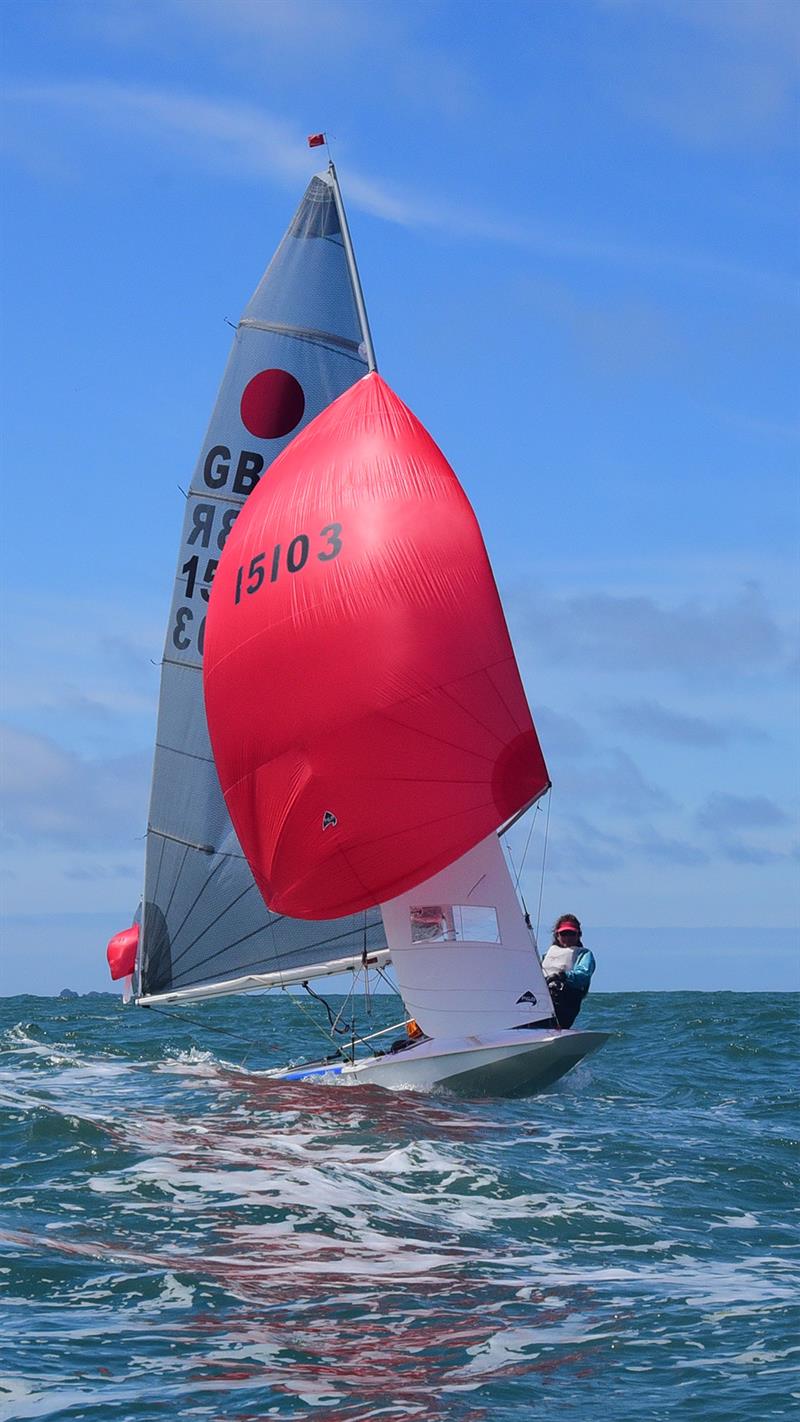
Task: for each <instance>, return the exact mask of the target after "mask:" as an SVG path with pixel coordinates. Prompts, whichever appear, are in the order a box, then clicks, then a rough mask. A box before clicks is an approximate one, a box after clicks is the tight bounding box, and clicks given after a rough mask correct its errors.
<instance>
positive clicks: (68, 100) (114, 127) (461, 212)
mask: <svg viewBox="0 0 800 1422" xmlns="http://www.w3.org/2000/svg"><path fill="white" fill-rule="evenodd" d="M4 97H5V99H6V101H7V102H8V103H10V104H12V105H14V106H15V109H16V114H15V125H16V126H17V127H19V126H20V125H21V124H22V122H23V120H22V117H21V111H22V110H25V109H27V111H28V116H29V122H30V123H31V124H32V125H33V127H34V128H35V127H36V126H37V125H41V124H42V123H44V124H45V128H46V143H47V145H48V146H49V145H51V144H58V145H60V146H61V147H63V146H64V145H65V144H68V143H69V142H70V141H74V140H75V134H74V132H73V133H70V130H69V126H68V125H65V122H64V120H65V118H66V116H67V115H69V114H73V115H74V116H75V119H76V121H77V123H78V124H80V122H81V121H83V122H84V123H85V121H86V120H87V119H88V120H89V121H90V124H89V129H88V134H87V135H84V139H83V140H82V141H84V142H85V147H84V149H83V154H84V156H85V154H86V153H88V152H91V151H92V149H93V148H94V147H95V146H97V145H102V144H104V143H106V142H107V141H108V138H109V135H111V134H114V135H119V134H120V133H122V135H123V136H124V137H125V138H128V139H131V138H138V139H140V140H141V139H143V140H145V141H146V142H147V143H148V144H156V145H158V150H159V153H160V154H161V155H162V156H163V155H164V154H165V153H166V152H168V151H170V150H171V151H172V153H173V155H174V156H175V158H176V160H177V161H178V162H180V163H188V164H191V165H192V166H194V167H196V168H197V169H199V170H201V171H203V172H210V173H213V174H218V175H221V176H222V177H224V178H225V179H227V180H230V179H231V178H235V179H239V180H243V181H259V182H263V181H264V180H265V179H268V178H273V179H277V180H278V181H279V182H281V183H282V184H284V185H289V184H291V185H292V186H293V187H295V188H296V187H297V186H298V185H299V184H301V183H303V182H304V181H306V180H307V179H308V177H309V175H310V166H309V155H308V152H307V150H306V149H305V147H304V146H303V144H302V142H301V141H299V139H298V132H297V125H296V124H295V123H290V122H288V121H287V120H285V119H279V118H276V117H275V116H274V115H272V114H270V113H268V112H267V111H266V110H265V109H263V108H261V107H259V106H257V105H254V104H247V103H240V102H238V101H234V100H224V101H222V100H218V99H206V98H203V97H200V96H198V95H194V94H191V93H188V92H181V91H178V90H171V89H157V88H153V87H152V86H146V85H139V84H119V83H113V82H111V81H106V80H86V81H69V82H57V83H54V82H50V81H44V80H42V81H38V82H28V83H24V84H13V85H8V86H6V88H5V90H4ZM53 112H54V113H55V114H57V115H58V122H57V123H54V122H53V121H52V120H49V119H47V117H46V116H47V115H48V114H49V113H53ZM32 151H33V148H32V144H31V142H29V141H28V140H27V139H26V138H25V135H24V133H22V134H21V136H20V141H19V153H20V154H24V153H26V152H32ZM69 161H70V162H71V163H72V164H73V165H74V162H75V160H74V158H72V159H70V160H69ZM346 188H347V192H346V196H347V199H348V201H349V203H350V204H351V205H352V206H353V207H356V208H360V209H361V210H362V211H364V212H367V213H370V214H371V215H372V216H375V217H379V218H382V219H383V220H385V221H388V222H394V223H397V224H399V225H402V226H407V227H415V228H420V229H428V230H430V231H439V232H446V233H449V234H452V235H455V236H458V237H459V238H462V239H476V240H479V241H487V242H498V243H501V244H508V245H514V246H520V247H523V248H525V249H527V250H530V251H533V252H539V253H541V254H543V255H550V256H557V257H559V258H561V259H566V260H570V259H572V260H576V261H579V262H583V261H590V262H598V263H601V264H609V265H612V266H615V267H622V268H624V269H626V270H627V269H629V268H632V267H634V268H640V269H643V270H647V271H655V270H658V271H663V270H664V269H665V268H667V269H670V270H672V271H674V272H675V273H677V274H678V275H681V274H687V275H690V276H698V275H699V276H705V277H708V278H713V279H717V280H719V279H721V280H724V281H733V282H736V283H739V282H742V281H745V282H748V283H755V284H756V285H758V286H759V287H761V288H763V289H769V290H771V291H772V292H773V293H774V294H776V295H778V296H780V297H781V298H785V299H788V298H793V297H794V294H795V287H794V283H793V282H792V281H791V280H790V279H789V278H788V277H784V276H782V275H781V274H779V273H778V274H776V273H774V272H765V271H761V270H759V269H757V268H753V267H749V266H746V265H743V264H740V263H737V262H732V261H730V260H729V259H727V258H726V257H720V256H718V255H716V254H714V253H702V252H695V251H690V250H681V249H677V248H676V249H664V248H658V247H649V246H636V245H633V244H630V243H625V242H620V241H619V240H618V239H616V238H614V237H610V238H609V237H607V236H603V235H597V234H591V233H590V234H588V235H587V234H586V233H585V232H580V233H578V232H575V231H573V230H570V229H568V228H561V227H559V226H557V225H556V224H553V223H548V222H542V221H539V220H537V219H535V218H530V217H526V218H524V219H523V220H522V221H520V220H519V219H517V218H514V219H512V218H510V217H508V216H507V215H505V214H503V213H492V212H491V211H490V210H488V209H486V208H472V209H471V208H469V207H468V206H467V205H466V204H464V203H463V202H462V201H453V200H448V198H447V196H446V195H445V194H444V193H442V192H439V193H437V194H436V195H435V196H434V195H431V196H428V195H425V194H422V193H417V192H413V191H411V190H409V189H408V188H404V187H402V186H401V185H399V184H391V183H387V182H385V181H380V180H377V179H375V178H373V177H371V176H369V175H368V174H366V173H363V172H360V171H359V169H358V167H357V165H355V164H348V168H347V182H346ZM631 315H633V318H634V321H635V325H636V328H637V331H638V335H637V336H636V340H637V341H638V343H639V345H640V346H641V345H642V344H643V343H644V342H646V341H649V340H650V337H648V336H647V332H646V326H647V313H646V311H645V310H644V309H641V310H637V311H635V312H633V313H631V312H629V313H628V316H631ZM612 319H614V320H615V325H616V329H617V330H619V323H618V321H616V319H615V318H613V317H612V315H611V314H610V313H608V312H605V313H604V312H602V311H600V312H596V313H595V320H596V321H597V320H600V322H601V323H602V322H604V321H609V320H612ZM601 336H602V332H599V333H598V339H600V338H601ZM658 339H659V341H660V342H662V343H663V339H664V335H663V333H662V335H661V336H660V337H659V338H658Z"/></svg>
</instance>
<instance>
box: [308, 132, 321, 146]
mask: <svg viewBox="0 0 800 1422" xmlns="http://www.w3.org/2000/svg"><path fill="white" fill-rule="evenodd" d="M324 142H325V134H324V133H310V134H309V135H308V146H309V148H321V147H322V145H323V143H324Z"/></svg>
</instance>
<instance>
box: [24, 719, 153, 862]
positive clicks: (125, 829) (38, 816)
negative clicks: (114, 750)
mask: <svg viewBox="0 0 800 1422" xmlns="http://www.w3.org/2000/svg"><path fill="white" fill-rule="evenodd" d="M151 760H152V757H151V756H150V755H149V754H148V753H146V752H139V753H136V754H128V755H120V756H114V757H109V758H106V759H102V760H89V759H86V758H84V757H82V756H78V755H75V754H74V753H73V752H71V751H68V750H64V749H63V748H62V747H61V746H59V745H57V744H56V742H55V741H53V740H51V739H50V738H48V737H46V736H41V735H35V734H33V733H31V732H29V731H23V730H19V729H18V728H17V727H15V726H8V725H6V726H3V727H2V728H0V795H1V796H2V812H3V825H4V833H5V836H6V842H7V844H8V845H9V846H10V847H11V848H14V847H15V846H17V845H20V844H22V845H24V844H25V843H31V844H38V843H39V842H40V841H42V840H46V841H49V842H51V843H55V844H62V845H67V846H69V847H70V848H72V849H75V850H78V851H81V850H83V849H85V848H86V847H87V846H94V847H100V848H105V849H107V848H109V847H112V846H113V847H119V846H125V847H127V846H130V844H131V842H132V840H133V839H134V838H135V837H136V836H137V835H139V834H141V833H142V831H143V829H144V825H145V822H146V821H145V817H146V806H147V794H148V791H149V787H150V768H151Z"/></svg>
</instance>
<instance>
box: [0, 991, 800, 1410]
mask: <svg viewBox="0 0 800 1422" xmlns="http://www.w3.org/2000/svg"><path fill="white" fill-rule="evenodd" d="M341 1006H342V1001H341V999H338V1000H334V1008H335V1009H336V1010H338V1009H339V1008H340V1007H341ZM370 1007H371V1014H372V1017H371V1021H372V1023H373V1025H374V1027H378V1026H381V1025H388V1024H390V1023H391V1022H394V1021H397V1020H398V1019H399V1018H401V1017H402V1010H401V1006H400V1003H399V1001H397V1000H396V999H394V998H393V997H391V996H388V995H387V996H384V997H376V998H373V999H372V1002H371V1004H370ZM797 1022H798V996H797V995H794V994H783V995H777V994H776V995H772V994H759V993H752V994H741V995H739V994H734V993H697V994H694V993H642V994H636V993H627V994H626V993H616V994H606V995H603V994H602V993H598V994H593V995H590V997H589V998H588V1000H587V1002H586V1004H585V1006H584V1009H583V1013H582V1015H581V1019H580V1025H583V1026H586V1027H592V1028H598V1029H601V1030H604V1031H608V1032H610V1033H611V1034H612V1036H611V1039H610V1041H609V1042H608V1043H607V1045H606V1046H605V1047H604V1048H603V1049H602V1050H601V1051H600V1052H598V1053H597V1054H596V1055H595V1056H593V1057H591V1058H590V1059H588V1060H587V1061H586V1062H584V1063H583V1064H581V1065H580V1066H579V1067H578V1068H577V1069H576V1070H574V1071H573V1072H572V1073H570V1074H569V1075H568V1076H567V1077H565V1078H564V1079H563V1080H562V1081H561V1082H560V1083H558V1084H557V1085H556V1086H555V1087H553V1088H551V1089H550V1090H549V1091H547V1092H546V1093H544V1094H542V1095H539V1096H535V1097H531V1098H528V1099H524V1100H487V1099H477V1100H470V1099H460V1098H456V1097H453V1096H449V1095H448V1094H447V1093H446V1092H442V1093H441V1094H438V1095H429V1094H421V1093H416V1094H415V1093H411V1092H389V1091H386V1090H383V1089H382V1088H379V1087H374V1086H373V1087H369V1086H360V1087H347V1086H336V1085H321V1084H319V1083H305V1082H298V1081H294V1082H284V1083H280V1082H276V1081H273V1080H270V1079H269V1077H267V1076H265V1075H264V1070H265V1068H268V1067H269V1066H272V1065H278V1064H284V1063H285V1062H287V1061H289V1060H294V1061H296V1060H300V1059H301V1058H303V1057H304V1056H315V1055H318V1054H319V1053H320V1052H323V1053H324V1052H325V1051H326V1050H329V1048H328V1045H327V1038H326V1031H325V1027H326V1023H327V1017H326V1013H325V1009H324V1006H323V1005H322V1004H321V1003H317V1002H314V1001H312V1000H310V999H306V998H304V997H300V998H297V997H290V996H289V995H288V994H283V995H277V996H258V997H251V998H228V999H224V1000H221V1001H217V1002H214V1003H210V1004H206V1005H203V1006H198V1005H195V1006H194V1008H193V1010H191V1011H189V1010H188V1009H187V1010H186V1012H184V1011H183V1010H182V1009H177V1008H176V1009H168V1010H166V1009H165V1010H162V1011H159V1012H158V1013H156V1012H154V1011H149V1010H146V1009H137V1008H134V1007H127V1008H125V1007H123V1006H122V1004H121V1001H120V999H119V998H116V997H112V996H110V995H109V996H106V995H97V996H85V997H80V998H76V999H71V1000H66V999H59V998H45V997H33V996H31V997H16V998H6V999H3V1000H2V1001H0V1040H1V1041H2V1048H3V1054H2V1082H1V1085H2V1132H3V1135H2V1139H3V1148H2V1156H1V1158H0V1166H1V1167H2V1170H1V1171H0V1183H1V1184H2V1196H1V1198H0V1222H1V1224H2V1229H1V1230H0V1240H1V1241H2V1249H1V1250H0V1281H1V1283H2V1320H1V1321H2V1341H1V1342H0V1354H1V1355H2V1357H1V1361H0V1372H1V1373H2V1382H0V1399H2V1400H0V1416H2V1417H3V1418H8V1419H12V1418H13V1419H23V1418H59V1419H61V1418H63V1419H65V1422H66V1419H86V1420H87V1422H106V1420H107V1422H111V1419H114V1422H126V1419H131V1422H133V1419H136V1422H139V1419H164V1418H169V1419H183V1418H191V1419H195V1418H197V1419H219V1422H222V1419H224V1420H225V1422H245V1419H247V1422H255V1420H256V1419H258V1422H261V1419H265V1418H281V1419H290V1418H291V1419H296V1422H301V1419H302V1422H306V1419H314V1422H367V1420H368V1419H369V1422H372V1419H381V1422H406V1419H411V1418H419V1419H422V1422H505V1420H506V1419H509V1422H511V1419H513V1422H528V1419H543V1422H544V1419H547V1422H550V1419H553V1422H572V1419H580V1422H589V1419H596V1418H600V1419H604V1422H617V1419H619V1422H622V1419H625V1422H661V1419H664V1422H666V1419H670V1422H674V1419H702V1422H733V1419H740V1418H744V1417H746V1418H747V1419H748V1422H756V1420H757V1419H762V1418H763V1419H767V1418H769V1419H771V1422H774V1419H779V1418H789V1417H796V1416H797V1415H798V1412H799V1411H800V1408H798V1402H799V1401H800V1375H798V1371H797V1369H798V1364H800V1327H798V1317H797V1312H798V1310H797V1303H798V1287H797V1285H798V1241H799V1238H800V1229H799V1228H798V1225H799V1223H800V1220H799V1216H798V1195H797V1152H796V1140H797V1136H798V1121H797V1107H796V1100H793V1095H794V1094H795V1093H796V1087H797V1070H796V1068H797V1062H796V1051H797ZM362 1030H363V1024H362ZM793 1314H794V1317H793Z"/></svg>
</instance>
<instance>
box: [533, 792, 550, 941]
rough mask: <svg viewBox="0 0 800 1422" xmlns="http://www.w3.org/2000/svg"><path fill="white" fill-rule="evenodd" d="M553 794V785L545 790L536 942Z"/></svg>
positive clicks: (540, 919)
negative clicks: (544, 816)
mask: <svg viewBox="0 0 800 1422" xmlns="http://www.w3.org/2000/svg"><path fill="white" fill-rule="evenodd" d="M552 796H553V787H552V786H551V787H550V789H549V790H548V792H547V818H546V820H545V823H544V844H543V845H542V873H541V877H540V879H539V906H538V908H537V910H536V942H537V943H538V942H539V926H540V924H541V922H542V894H543V893H544V869H545V864H546V863H547V836H548V833H549V830H550V801H551V799H552Z"/></svg>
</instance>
